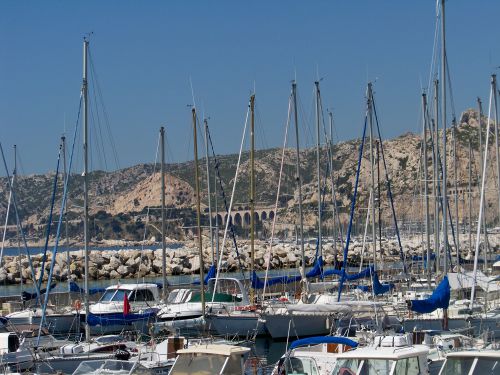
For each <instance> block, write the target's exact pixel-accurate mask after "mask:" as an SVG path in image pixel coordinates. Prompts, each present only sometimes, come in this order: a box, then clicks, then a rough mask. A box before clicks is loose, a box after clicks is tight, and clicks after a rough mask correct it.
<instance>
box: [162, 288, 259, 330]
mask: <svg viewBox="0 0 500 375" xmlns="http://www.w3.org/2000/svg"><path fill="white" fill-rule="evenodd" d="M214 289H215V279H210V280H208V286H207V292H205V295H204V297H205V310H206V313H208V314H220V313H222V312H224V311H228V310H229V309H231V308H234V307H238V306H248V305H249V304H250V302H249V298H248V294H247V292H246V289H245V287H244V285H243V283H242V282H241V280H238V279H235V278H221V279H218V280H217V290H216V291H214ZM159 307H160V310H159V311H158V314H157V317H158V320H160V322H158V323H155V330H161V329H162V327H166V328H169V329H171V328H192V327H194V326H198V325H201V324H205V323H206V322H205V320H204V318H202V310H203V307H202V303H201V293H200V291H199V290H194V289H174V290H173V291H172V292H171V293H170V295H169V298H168V300H167V303H166V304H164V305H162V306H159Z"/></svg>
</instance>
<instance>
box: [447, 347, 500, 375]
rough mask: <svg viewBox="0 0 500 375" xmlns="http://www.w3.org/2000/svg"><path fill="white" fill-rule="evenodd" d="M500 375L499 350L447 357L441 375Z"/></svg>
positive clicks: (451, 354) (470, 351) (471, 352)
mask: <svg viewBox="0 0 500 375" xmlns="http://www.w3.org/2000/svg"><path fill="white" fill-rule="evenodd" d="M499 373H500V351H499V350H469V351H458V352H451V353H448V354H447V355H446V359H445V361H444V363H443V367H442V368H441V370H440V371H439V375H457V374H463V375H479V374H480V375H490V374H499Z"/></svg>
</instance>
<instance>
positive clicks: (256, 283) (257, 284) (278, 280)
mask: <svg viewBox="0 0 500 375" xmlns="http://www.w3.org/2000/svg"><path fill="white" fill-rule="evenodd" d="M300 279H301V277H300V275H295V276H276V277H268V278H267V282H266V283H265V286H266V287H269V286H272V285H276V284H290V283H293V282H296V281H300ZM252 288H254V289H264V281H263V280H262V279H261V278H260V277H259V276H257V273H256V272H255V271H253V274H252Z"/></svg>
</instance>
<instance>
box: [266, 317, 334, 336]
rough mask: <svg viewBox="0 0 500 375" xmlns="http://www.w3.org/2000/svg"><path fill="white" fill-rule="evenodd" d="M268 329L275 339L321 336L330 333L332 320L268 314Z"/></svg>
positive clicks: (329, 318) (328, 318)
mask: <svg viewBox="0 0 500 375" xmlns="http://www.w3.org/2000/svg"><path fill="white" fill-rule="evenodd" d="M263 318H264V320H265V325H266V329H267V331H268V332H269V334H270V335H271V337H272V338H273V339H283V338H287V337H288V332H290V337H306V336H320V335H327V334H329V333H330V328H331V323H332V319H333V318H331V317H329V316H325V315H300V314H294V315H291V314H266V315H265V316H263Z"/></svg>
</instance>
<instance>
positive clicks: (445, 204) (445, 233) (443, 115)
mask: <svg viewBox="0 0 500 375" xmlns="http://www.w3.org/2000/svg"><path fill="white" fill-rule="evenodd" d="M444 3H445V0H441V79H442V81H443V83H442V85H441V123H442V126H443V188H442V192H443V248H444V264H443V273H444V275H447V274H448V194H447V192H448V185H447V176H446V164H448V163H447V158H446V34H445V31H446V28H445V13H444ZM443 329H444V330H447V329H448V309H443Z"/></svg>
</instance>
